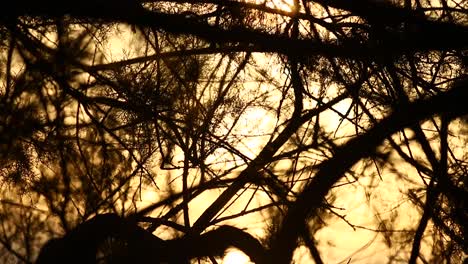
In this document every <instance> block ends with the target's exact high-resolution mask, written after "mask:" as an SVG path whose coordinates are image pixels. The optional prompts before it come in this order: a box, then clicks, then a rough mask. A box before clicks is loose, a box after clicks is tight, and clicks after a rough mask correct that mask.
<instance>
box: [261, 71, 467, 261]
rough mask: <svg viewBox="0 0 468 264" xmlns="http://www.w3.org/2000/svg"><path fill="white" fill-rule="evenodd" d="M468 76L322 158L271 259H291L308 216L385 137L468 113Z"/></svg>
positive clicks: (290, 212)
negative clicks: (438, 116) (436, 119)
mask: <svg viewBox="0 0 468 264" xmlns="http://www.w3.org/2000/svg"><path fill="white" fill-rule="evenodd" d="M467 101H468V78H464V79H463V80H460V81H458V82H456V83H455V84H454V87H453V88H452V89H451V90H450V91H448V92H446V93H443V94H440V95H437V96H434V97H433V98H430V99H425V100H418V101H416V102H413V103H411V104H409V105H408V106H407V107H402V108H400V109H398V110H396V111H395V112H394V113H393V114H391V115H390V116H388V117H387V118H385V119H383V120H382V121H381V122H380V123H378V124H377V125H375V126H374V127H373V128H372V129H370V130H369V131H368V132H367V133H365V134H363V135H361V136H358V137H356V138H354V139H352V140H350V141H349V142H348V143H346V144H345V145H344V146H342V147H341V148H339V149H338V150H337V151H336V152H335V155H334V157H333V158H331V159H329V160H327V161H325V162H323V163H322V164H321V166H320V169H319V171H318V172H317V174H316V175H315V177H314V178H313V180H312V181H311V182H310V184H308V185H307V186H306V188H305V189H304V191H303V192H302V193H301V194H300V195H299V196H298V198H297V200H296V202H295V203H294V204H293V205H292V207H291V208H290V210H289V211H288V213H287V215H286V217H285V219H284V222H283V225H282V226H281V228H280V230H279V232H278V234H277V236H275V241H274V242H273V245H272V247H271V254H270V256H271V257H272V259H271V260H274V261H275V263H289V262H290V260H291V257H292V253H293V251H294V249H295V248H296V245H297V239H298V237H299V235H300V231H301V230H303V226H304V225H305V224H306V223H307V219H308V218H309V217H313V216H314V214H315V211H316V210H317V209H318V208H319V207H320V206H321V201H322V200H323V199H324V197H325V196H326V195H327V194H328V192H329V190H330V189H331V188H332V187H333V186H334V185H335V184H336V183H337V182H338V180H340V179H341V178H342V177H343V175H344V173H345V172H346V171H347V170H349V169H350V168H351V167H352V166H353V165H354V164H356V163H357V162H358V161H359V160H361V159H362V158H365V157H368V156H371V155H372V153H373V152H374V151H375V149H376V148H377V147H378V146H379V145H380V144H381V143H382V141H383V140H385V138H387V137H389V136H390V135H392V134H393V133H395V132H396V131H398V130H401V129H403V128H406V127H409V126H411V125H413V124H415V123H418V122H420V121H422V120H424V119H426V118H428V117H430V116H432V115H435V114H440V113H444V114H447V115H449V116H451V117H457V116H460V115H463V114H467V113H468V108H467V107H466V106H465V105H466V102H467Z"/></svg>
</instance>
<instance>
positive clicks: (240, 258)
mask: <svg viewBox="0 0 468 264" xmlns="http://www.w3.org/2000/svg"><path fill="white" fill-rule="evenodd" d="M248 263H252V262H250V258H249V257H248V256H247V255H245V254H244V253H242V252H241V251H238V250H231V251H229V252H228V253H227V254H226V256H225V257H224V259H223V264H248Z"/></svg>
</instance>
